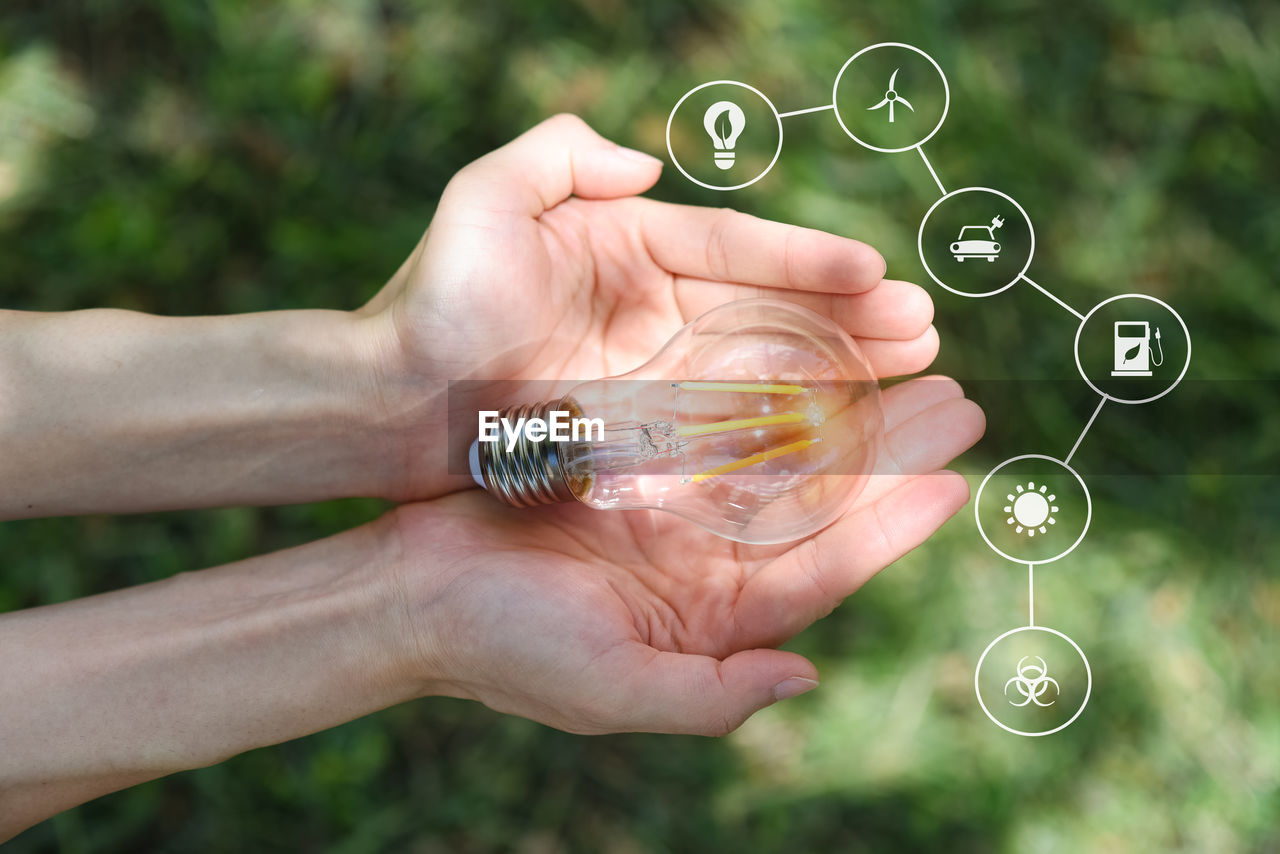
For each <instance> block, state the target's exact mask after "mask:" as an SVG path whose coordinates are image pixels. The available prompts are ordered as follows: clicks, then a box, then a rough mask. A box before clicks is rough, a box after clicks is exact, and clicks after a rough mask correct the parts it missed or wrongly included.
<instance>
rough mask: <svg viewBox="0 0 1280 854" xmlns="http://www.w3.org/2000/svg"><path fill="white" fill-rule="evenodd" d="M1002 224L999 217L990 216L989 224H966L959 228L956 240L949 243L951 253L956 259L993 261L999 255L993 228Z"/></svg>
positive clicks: (1002, 221)
mask: <svg viewBox="0 0 1280 854" xmlns="http://www.w3.org/2000/svg"><path fill="white" fill-rule="evenodd" d="M1002 225H1004V220H1003V219H1001V218H1000V217H998V216H996V217H992V219H991V225H966V226H964V227H963V228H961V229H960V234H959V235H957V236H956V242H955V243H952V244H951V254H952V255H954V256H955V259H956V260H957V261H963V260H964V259H966V258H986V259H987V260H988V261H992V262H994V261H995V260H996V258H997V257H998V256H999V255H1000V244H999V243H996V234H995V230H996V229H997V228H999V227H1000V226H1002Z"/></svg>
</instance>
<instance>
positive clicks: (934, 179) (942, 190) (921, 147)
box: [916, 143, 947, 196]
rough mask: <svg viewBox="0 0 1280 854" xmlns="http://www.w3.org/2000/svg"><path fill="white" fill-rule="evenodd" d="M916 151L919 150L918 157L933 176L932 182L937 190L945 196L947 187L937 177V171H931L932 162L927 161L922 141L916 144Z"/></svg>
mask: <svg viewBox="0 0 1280 854" xmlns="http://www.w3.org/2000/svg"><path fill="white" fill-rule="evenodd" d="M916 151H917V152H919V154H920V159H921V160H923V161H924V165H925V166H926V167H927V168H928V170H929V174H930V175H932V176H933V183H935V184H937V185H938V192H940V193H942V195H944V196H945V195H946V194H947V188H946V187H944V186H942V181H941V180H939V179H938V173H937V172H935V171H933V164H932V163H930V162H929V158H928V157H925V155H924V145H923V143H922V144H920V145H917V146H916Z"/></svg>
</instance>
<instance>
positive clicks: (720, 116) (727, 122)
mask: <svg viewBox="0 0 1280 854" xmlns="http://www.w3.org/2000/svg"><path fill="white" fill-rule="evenodd" d="M746 126H747V117H746V114H744V113H743V112H742V108H741V107H739V106H738V105H737V104H735V103H733V102H732V101H716V102H715V103H714V104H712V105H711V106H710V107H707V111H706V113H704V114H703V116H702V127H703V128H704V129H705V130H706V131H707V135H708V136H709V137H711V144H712V145H714V146H715V148H716V151H715V161H716V165H717V166H719V167H720V168H721V169H728V168H730V167H731V166H733V163H734V160H735V159H736V158H737V154H736V152H735V151H734V147H735V146H736V145H737V144H738V137H739V136H740V135H741V134H742V129H743V128H744V127H746Z"/></svg>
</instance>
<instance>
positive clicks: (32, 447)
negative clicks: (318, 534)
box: [0, 309, 406, 518]
mask: <svg viewBox="0 0 1280 854" xmlns="http://www.w3.org/2000/svg"><path fill="white" fill-rule="evenodd" d="M378 325H379V321H378V320H377V319H376V318H369V317H362V316H358V315H354V314H349V313H346V312H338V311H281V312H265V313H260V314H246V315H235V316H230V317H190V318H163V317H154V316H150V315H145V314H139V313H136V312H128V311H117V310H110V309H103V310H89V311H77V312H69V313H66V314H36V313H26V312H8V311H5V312H0V483H2V484H4V489H3V490H0V518H18V517H35V516H51V515H64V514H75V513H87V512H98V511H110V512H132V511H144V510H161V509H169V508H179V507H182V508H188V507H205V506H215V505H229V504H276V503H290V502H302V501H312V500H318V499H326V498H333V497H344V496H351V495H390V494H392V493H395V492H397V491H398V490H399V489H400V487H399V484H400V478H401V472H402V470H403V468H404V465H405V461H404V459H403V455H404V453H405V451H404V448H405V447H406V446H405V443H404V441H403V439H402V438H401V437H400V435H401V434H400V432H397V431H402V424H400V423H399V422H397V423H395V424H393V423H391V422H392V420H393V419H392V418H391V416H390V414H389V413H388V409H387V406H386V405H385V398H384V392H385V390H386V389H387V388H389V386H388V385H386V381H385V380H384V378H383V376H382V374H383V373H384V371H383V366H382V365H381V363H380V359H381V358H382V355H381V354H382V353H384V352H387V350H388V348H387V347H386V346H385V342H384V341H382V340H381V338H382V337H383V336H380V334H379V333H378V331H377V327H378ZM397 393H399V392H397ZM401 420H403V419H401Z"/></svg>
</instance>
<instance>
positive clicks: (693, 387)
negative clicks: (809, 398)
mask: <svg viewBox="0 0 1280 854" xmlns="http://www.w3.org/2000/svg"><path fill="white" fill-rule="evenodd" d="M680 389H681V390H682V391H736V392H745V393H747V394H804V393H805V392H806V391H808V389H807V388H805V387H804V386H802V385H785V384H779V383H701V382H683V383H680Z"/></svg>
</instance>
